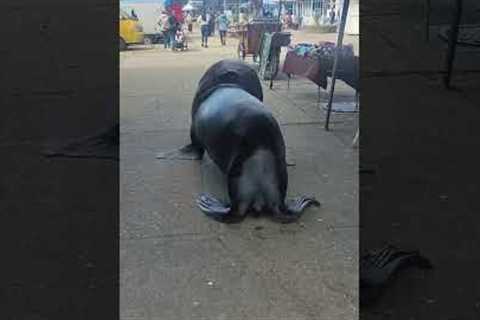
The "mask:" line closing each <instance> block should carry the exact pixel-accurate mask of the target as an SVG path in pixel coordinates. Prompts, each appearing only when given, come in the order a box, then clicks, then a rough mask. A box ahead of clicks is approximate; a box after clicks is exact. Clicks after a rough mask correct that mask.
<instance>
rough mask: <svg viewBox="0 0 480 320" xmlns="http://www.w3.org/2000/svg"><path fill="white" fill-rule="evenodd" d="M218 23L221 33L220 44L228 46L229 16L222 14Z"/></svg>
mask: <svg viewBox="0 0 480 320" xmlns="http://www.w3.org/2000/svg"><path fill="white" fill-rule="evenodd" d="M217 23H218V32H219V33H220V42H221V43H222V46H225V45H226V44H227V40H226V38H227V31H228V25H229V24H230V22H229V21H228V17H227V15H226V14H225V13H224V12H222V13H221V14H220V15H219V16H218V18H217Z"/></svg>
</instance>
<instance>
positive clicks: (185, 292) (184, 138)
mask: <svg viewBox="0 0 480 320" xmlns="http://www.w3.org/2000/svg"><path fill="white" fill-rule="evenodd" d="M307 38H308V37H307ZM190 40H191V42H190V50H188V51H187V52H183V53H174V52H171V51H169V50H164V49H163V48H162V47H161V46H160V47H154V48H132V49H131V50H129V51H126V52H122V53H121V54H120V118H121V152H120V153H121V169H120V175H121V179H120V180H121V183H120V188H121V190H120V197H121V199H120V207H121V210H120V212H121V216H120V246H121V249H120V268H121V299H120V301H121V319H123V320H127V319H132V320H133V319H136V320H137V319H138V320H140V319H142V320H143V319H158V320H160V319H161V320H170V319H172V320H173V319H209V320H210V319H228V320H230V319H232V320H233V319H235V320H237V319H265V320H266V319H272V320H273V319H285V320H287V319H288V320H303V319H309V320H310V319H312V320H313V319H325V320H329V319H332V320H334V319H355V318H356V317H357V314H358V306H357V286H358V284H357V282H358V274H357V258H358V256H357V253H358V190H357V184H358V179H357V167H358V155H357V151H356V150H355V149H352V148H351V147H350V143H351V139H352V137H353V134H354V131H355V130H356V126H357V124H356V121H357V117H356V115H352V114H350V115H345V114H344V115H334V116H333V128H334V129H333V131H331V132H326V131H325V130H324V129H323V123H324V119H325V112H324V111H323V110H322V109H320V108H319V104H318V102H317V99H318V97H317V87H316V86H315V85H313V84H312V83H310V82H309V81H307V80H302V79H294V80H292V85H291V88H290V89H289V90H287V89H286V83H285V81H283V80H279V81H276V82H275V87H274V90H269V89H268V86H267V84H268V83H267V84H265V86H264V94H265V102H266V105H267V106H268V107H269V108H270V109H271V111H272V112H273V113H274V115H275V116H276V118H277V119H278V121H279V122H280V123H281V125H282V130H283V133H284V136H285V139H286V143H287V148H288V149H289V153H290V154H291V155H292V156H293V158H294V160H295V162H296V165H295V166H294V167H290V168H289V180H290V181H289V191H288V193H289V195H292V196H293V195H297V194H312V195H315V196H316V197H317V198H318V199H319V200H320V202H321V203H322V207H321V208H312V209H310V210H308V211H307V212H306V213H305V215H304V216H303V217H302V219H301V220H300V221H299V222H298V223H295V224H290V225H280V224H277V223H274V222H272V221H270V220H269V219H268V218H265V217H260V218H253V217H249V218H247V219H246V220H245V221H244V222H242V223H241V224H236V225H224V224H220V223H217V222H215V221H213V220H210V219H208V218H206V217H205V216H204V215H203V214H202V213H201V212H200V210H199V209H198V208H197V207H196V206H195V203H194V197H195V196H196V195H198V194H199V193H200V192H201V191H205V189H208V188H210V187H211V182H209V181H208V180H209V179H210V178H211V176H210V177H209V175H208V173H207V174H205V166H203V167H202V166H201V164H200V163H199V162H192V161H177V162H174V161H163V160H157V159H156V158H155V155H156V153H157V152H159V151H165V150H170V149H174V148H177V147H179V146H182V145H183V144H185V143H187V142H188V128H189V122H190V120H189V117H190V105H191V101H192V99H193V95H194V92H195V89H196V85H197V81H198V80H199V78H200V77H201V75H202V74H203V73H204V71H205V70H206V69H207V68H208V67H209V66H210V65H211V64H213V63H214V62H216V61H218V60H220V59H222V58H234V57H235V56H236V52H235V46H236V44H237V40H235V39H228V46H227V47H221V46H220V44H219V40H218V39H216V38H215V39H211V43H210V47H209V48H208V49H204V48H201V47H200V45H199V38H198V35H194V36H192V37H191V38H190ZM315 40H316V39H314V41H315ZM302 41H303V40H302ZM247 60H248V61H250V62H251V58H247ZM338 88H339V89H338V93H339V96H340V97H342V99H350V100H352V99H353V90H352V89H350V88H348V87H347V86H346V85H344V84H343V85H342V84H341V83H340V84H339V85H338ZM320 98H321V103H325V99H326V93H325V92H322V93H321V96H320Z"/></svg>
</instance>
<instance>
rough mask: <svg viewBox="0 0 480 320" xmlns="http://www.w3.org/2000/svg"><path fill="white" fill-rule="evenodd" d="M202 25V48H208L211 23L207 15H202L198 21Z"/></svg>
mask: <svg viewBox="0 0 480 320" xmlns="http://www.w3.org/2000/svg"><path fill="white" fill-rule="evenodd" d="M197 22H198V24H199V25H200V31H201V32H202V47H205V48H208V36H209V30H208V29H209V21H208V18H207V14H206V13H205V12H204V13H202V14H201V15H200V16H199V17H198V20H197Z"/></svg>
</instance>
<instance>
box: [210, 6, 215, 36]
mask: <svg viewBox="0 0 480 320" xmlns="http://www.w3.org/2000/svg"><path fill="white" fill-rule="evenodd" d="M215 23H217V19H216V16H215V12H213V11H212V13H211V14H209V17H208V35H209V36H213V35H215Z"/></svg>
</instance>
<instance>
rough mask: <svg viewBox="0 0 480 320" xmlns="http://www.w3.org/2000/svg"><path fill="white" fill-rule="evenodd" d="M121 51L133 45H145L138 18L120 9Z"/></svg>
mask: <svg viewBox="0 0 480 320" xmlns="http://www.w3.org/2000/svg"><path fill="white" fill-rule="evenodd" d="M119 30H120V50H121V51H122V50H125V49H127V47H128V46H129V45H131V44H143V42H144V38H145V37H144V33H143V27H142V24H141V23H140V22H139V21H138V19H137V18H135V17H133V16H131V15H130V14H129V13H127V12H126V11H125V10H122V9H120V26H119Z"/></svg>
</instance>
